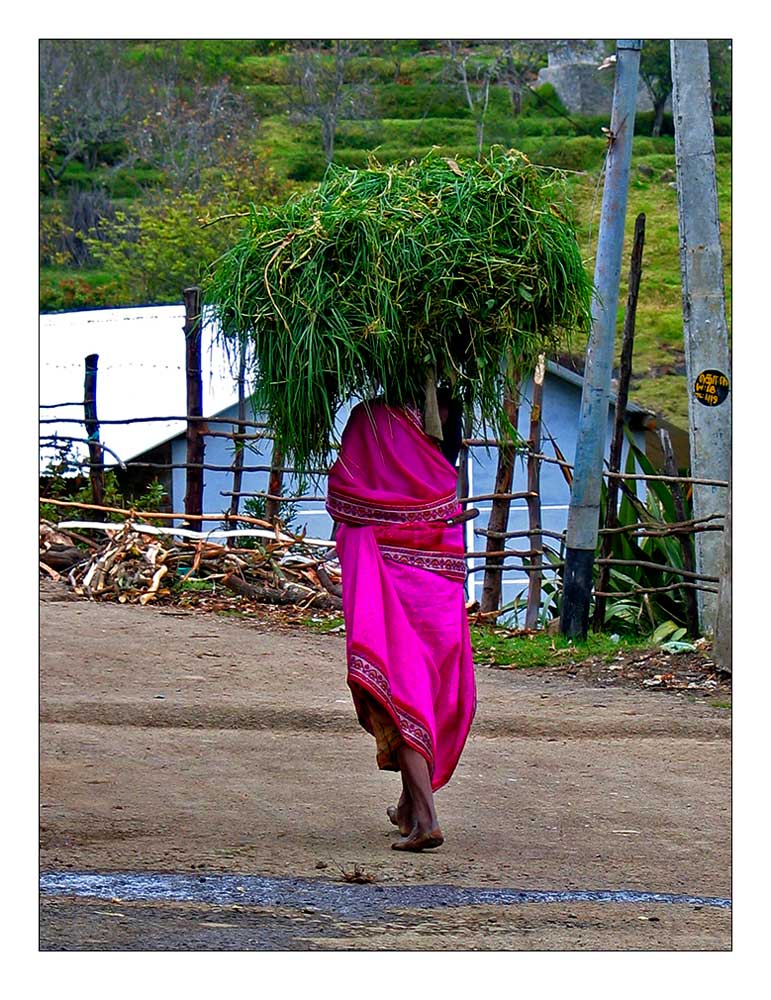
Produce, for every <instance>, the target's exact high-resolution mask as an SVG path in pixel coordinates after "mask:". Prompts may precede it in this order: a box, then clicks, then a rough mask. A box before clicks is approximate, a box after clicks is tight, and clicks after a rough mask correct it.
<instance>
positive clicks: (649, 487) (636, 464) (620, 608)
mask: <svg viewBox="0 0 771 1000" xmlns="http://www.w3.org/2000/svg"><path fill="white" fill-rule="evenodd" d="M627 439H628V442H629V451H628V454H627V461H626V469H625V471H626V472H627V473H642V474H644V475H656V474H657V470H656V469H655V468H654V467H653V465H652V464H651V462H650V460H649V459H648V457H647V456H646V455H645V453H644V452H643V451H641V450H640V448H638V447H637V445H636V444H635V443H634V441H633V440H632V439H631V436H630V435H627ZM606 503H607V489H605V488H603V491H602V500H601V520H602V523H604V510H605V505H606ZM684 504H685V516H686V519H688V518H689V517H690V516H691V513H690V511H691V503H690V499H689V498H688V497H686V498H684ZM678 521H680V517H678V514H677V511H676V506H675V500H674V496H673V493H672V486H671V484H669V483H666V482H661V481H660V480H655V479H654V480H646V493H645V498H644V499H642V498H640V497H638V496H637V494H636V493H635V492H634V491H633V490H632V489H631V488H630V487H628V486H622V500H621V503H620V505H619V509H618V526H619V527H626V528H629V529H630V530H629V531H628V532H619V533H617V534H613V535H611V539H612V545H611V551H610V558H611V559H622V560H625V561H628V562H631V563H633V565H629V566H623V567H621V566H611V567H610V578H609V582H608V586H607V589H608V591H611V592H612V591H617V592H619V593H622V592H625V591H630V590H639V591H641V592H640V593H639V594H635V595H626V596H623V597H621V596H619V597H618V598H617V599H616V600H614V599H613V598H608V603H607V605H606V608H605V625H606V626H607V625H612V626H614V627H619V628H623V629H630V630H633V631H637V632H655V631H656V629H657V628H658V627H659V626H662V625H664V624H665V623H667V622H671V623H672V624H673V626H674V628H673V630H672V631H673V632H674V630H675V629H677V628H680V627H685V626H686V625H687V610H686V597H685V588H683V587H677V586H676V585H677V584H682V582H683V577H682V576H680V575H678V574H677V573H676V572H673V571H672V570H681V569H684V568H685V565H684V562H685V556H684V547H685V546H688V547H690V549H691V552H692V551H693V538H692V536H690V535H684V534H677V535H675V534H669V535H666V534H647V535H645V536H643V537H636V536H635V534H634V531H635V529H646V528H647V529H648V530H650V531H659V530H665V529H666V526H667V525H668V524H673V523H675V522H678ZM646 563H656V564H658V565H660V566H661V569H654V568H652V567H651V566H648V565H645V564H646ZM667 567H671V569H669V568H667ZM661 587H672V588H673V589H671V590H669V591H660V590H658V588H661ZM646 590H648V591H654V592H651V593H643V592H642V591H646Z"/></svg>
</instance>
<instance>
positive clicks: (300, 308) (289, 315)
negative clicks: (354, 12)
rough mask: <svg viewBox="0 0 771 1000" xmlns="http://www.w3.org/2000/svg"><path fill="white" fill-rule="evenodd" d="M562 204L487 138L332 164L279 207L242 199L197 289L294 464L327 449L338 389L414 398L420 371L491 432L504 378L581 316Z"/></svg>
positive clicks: (545, 174) (586, 287)
mask: <svg viewBox="0 0 771 1000" xmlns="http://www.w3.org/2000/svg"><path fill="white" fill-rule="evenodd" d="M565 210H566V203H565V197H564V186H563V184H562V179H561V177H560V176H559V175H558V174H557V173H556V172H555V171H552V170H547V169H545V168H542V167H537V166H535V165H533V164H531V163H530V162H529V161H528V159H527V157H525V156H524V155H523V154H522V153H518V152H516V151H515V150H509V151H506V150H503V149H502V148H500V147H494V148H493V149H492V150H491V152H490V155H489V156H488V157H487V158H485V159H483V160H481V161H476V160H459V161H455V160H452V159H448V158H446V157H443V156H440V155H439V154H438V153H437V152H432V153H430V154H429V155H428V156H426V157H425V158H424V159H422V160H420V161H417V162H416V161H411V162H410V163H407V164H401V165H394V166H387V167H384V166H381V165H379V164H377V163H376V162H375V161H372V162H371V163H370V166H369V168H368V169H365V170H354V169H348V168H344V167H340V166H337V165H334V164H332V165H330V167H329V168H328V171H327V173H326V174H325V176H324V179H323V181H322V182H321V184H320V185H318V186H317V187H316V188H314V189H312V190H311V191H309V192H307V193H305V194H302V195H300V196H298V197H295V198H292V199H290V201H289V202H288V203H287V204H286V205H284V206H283V207H282V208H280V209H278V210H273V209H268V208H263V209H259V210H258V209H256V208H254V207H253V208H252V211H251V213H250V217H249V220H248V223H247V226H246V228H245V231H244V233H243V235H242V237H241V238H240V239H239V240H238V242H237V243H236V244H235V245H234V246H233V247H231V249H230V250H228V251H227V252H226V253H225V254H224V255H223V256H222V257H220V258H219V259H218V260H217V261H215V262H214V264H213V265H212V267H211V269H210V273H209V275H208V278H207V280H206V282H205V287H204V292H205V302H206V304H207V308H208V311H209V315H210V318H212V319H214V320H215V321H216V323H217V324H218V326H219V328H220V330H221V333H222V336H223V338H224V341H225V343H226V344H227V345H228V346H229V347H232V348H233V356H234V357H236V356H237V354H240V352H241V350H242V349H244V348H245V349H247V353H248V357H249V358H250V359H251V367H252V378H253V388H254V396H253V399H254V403H255V406H256V408H257V409H258V410H259V411H260V412H262V413H265V414H266V416H267V418H268V421H269V423H270V425H271V427H272V428H273V429H274V431H275V432H276V435H277V439H278V441H279V443H280V445H281V446H282V448H283V450H284V453H285V454H288V455H291V456H293V458H294V459H295V461H296V462H297V464H298V465H308V464H311V463H313V462H318V461H324V460H327V459H328V458H329V454H330V441H331V436H332V431H333V427H334V417H335V413H336V411H337V409H338V407H339V405H340V404H341V403H342V402H343V401H345V400H347V399H350V398H352V397H359V398H371V397H373V396H376V395H379V394H382V395H383V396H384V397H385V399H386V401H387V402H389V403H392V404H394V405H399V404H403V403H408V402H409V403H418V404H420V401H421V399H422V397H423V394H424V393H425V389H426V384H427V379H428V377H429V376H430V375H435V377H436V381H437V383H438V384H442V383H444V384H446V385H450V386H452V387H453V389H454V392H455V395H456V396H457V397H458V398H460V399H462V400H463V401H464V403H465V405H466V407H467V411H468V412H471V411H472V410H473V409H474V408H476V409H477V411H478V412H479V413H480V414H481V418H482V420H484V421H485V422H489V423H490V424H491V425H492V426H493V427H494V428H496V429H498V430H502V429H505V428H506V420H505V416H504V413H503V407H502V399H503V388H504V383H505V382H506V380H508V381H509V382H510V384H511V385H512V388H513V386H514V383H516V382H517V381H518V380H519V378H520V377H521V376H522V375H523V374H525V373H526V372H527V371H529V370H530V369H532V367H533V366H534V364H535V361H536V358H537V357H538V355H539V354H541V353H543V352H547V353H548V352H549V351H550V349H552V348H553V347H555V346H556V344H557V342H558V341H559V340H560V339H561V338H562V337H563V335H570V334H571V333H574V332H576V331H584V330H586V329H587V328H588V326H589V323H590V307H591V294H592V283H591V279H590V278H589V276H588V274H587V272H586V270H585V268H584V265H583V261H582V259H581V254H580V250H579V247H578V243H577V241H576V236H575V231H574V228H573V225H572V223H571V222H570V220H569V219H568V218H567V217H566V215H565ZM504 359H508V361H509V364H508V369H507V366H506V364H504V363H503V362H504Z"/></svg>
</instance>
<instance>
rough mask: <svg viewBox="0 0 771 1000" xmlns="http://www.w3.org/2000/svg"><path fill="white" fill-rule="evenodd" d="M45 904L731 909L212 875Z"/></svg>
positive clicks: (128, 877) (161, 876)
mask: <svg viewBox="0 0 771 1000" xmlns="http://www.w3.org/2000/svg"><path fill="white" fill-rule="evenodd" d="M40 892H41V894H42V895H43V896H59V897H61V896H64V897H78V898H92V899H109V900H125V901H139V902H155V903H175V902H178V903H201V904H205V905H212V906H228V905H234V904H241V905H245V906H259V907H279V906H280V907H290V908H297V909H301V910H304V911H305V912H308V909H309V908H312V910H320V911H324V912H328V913H333V914H336V915H338V916H341V917H346V918H354V919H368V918H373V917H378V916H380V915H382V914H383V913H384V911H386V910H389V909H393V908H401V909H405V908H409V909H435V908H438V907H462V906H491V905H493V906H495V905H499V906H516V905H518V904H524V903H629V904H650V903H665V904H684V905H688V906H692V907H716V908H718V909H730V908H731V900H730V899H725V898H722V897H719V896H695V895H694V896H692V895H686V894H682V893H666V892H640V891H637V890H630V889H615V890H614V889H566V890H539V889H482V888H473V887H461V886H451V885H380V884H367V885H351V884H347V883H338V882H331V881H328V880H326V879H297V878H279V877H270V876H258V875H232V874H222V873H218V872H212V873H208V874H197V875H182V874H174V873H168V872H69V871H68V872H44V873H42V874H41V876H40Z"/></svg>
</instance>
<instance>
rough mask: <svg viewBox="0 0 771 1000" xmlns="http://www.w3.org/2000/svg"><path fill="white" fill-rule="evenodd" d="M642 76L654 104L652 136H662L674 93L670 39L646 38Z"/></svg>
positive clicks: (642, 59)
mask: <svg viewBox="0 0 771 1000" xmlns="http://www.w3.org/2000/svg"><path fill="white" fill-rule="evenodd" d="M640 76H641V78H642V81H643V83H644V84H645V88H646V90H647V91H648V94H649V95H650V99H651V101H652V102H653V127H652V129H651V135H654V136H656V135H661V125H662V122H663V121H664V108H665V107H666V103H667V101H668V100H669V97H670V94H671V93H672V69H671V66H670V57H669V39H668V38H652V39H649V38H646V39H645V42H644V44H643V47H642V52H641V53H640Z"/></svg>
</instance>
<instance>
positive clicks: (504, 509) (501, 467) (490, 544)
mask: <svg viewBox="0 0 771 1000" xmlns="http://www.w3.org/2000/svg"><path fill="white" fill-rule="evenodd" d="M511 372H512V366H511V362H510V361H509V375H510V376H511ZM503 410H504V413H505V414H506V416H507V418H508V420H509V422H510V424H511V426H512V427H513V428H514V429H515V430H516V427H517V420H518V418H519V400H518V398H515V396H514V394H513V393H512V391H511V389H510V388H509V387H508V386H507V387H506V388H505V389H504V391H503ZM515 458H516V446H515V443H514V441H513V440H512V441H511V442H510V443H507V444H503V443H501V445H500V446H499V448H498V468H497V470H496V473H495V490H494V492H495V493H503V494H507V493H508V494H510V493H511V487H512V483H513V481H514V459H515ZM510 508H511V498H510V497H506V496H504V497H496V498H495V499H494V500H493V502H492V507H491V510H490V519H489V521H488V523H487V529H488V531H490V532H491V533H492V532H500V531H506V528H507V527H508V524H509V510H510ZM499 545H500V542H499V541H498V539H497V538H496V537H495V536H494V535H493V534H491V535H490V536H488V539H487V550H488V551H489V552H492V551H494V550H495V549H496V548H497V547H498V546H499ZM500 562H501V558H500V557H498V556H490V557H488V559H487V566H486V567H485V576H484V582H483V584H482V598H481V600H480V602H479V610H480V611H482V612H483V613H484V612H489V611H495V610H496V609H497V608H499V607H500V605H501V590H502V579H503V578H502V576H501V574H500V573H496V572H495V570H494V569H493V568H492V567H493V566H494V565H495V564H496V563H498V564H500ZM491 563H492V566H491Z"/></svg>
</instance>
